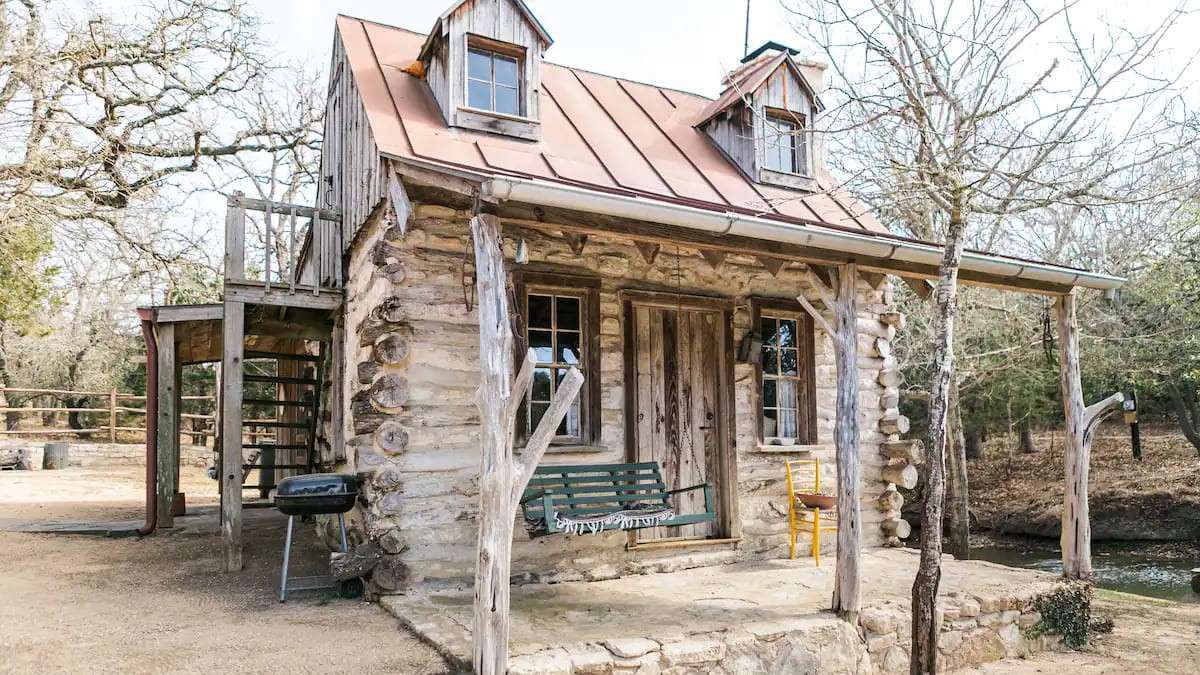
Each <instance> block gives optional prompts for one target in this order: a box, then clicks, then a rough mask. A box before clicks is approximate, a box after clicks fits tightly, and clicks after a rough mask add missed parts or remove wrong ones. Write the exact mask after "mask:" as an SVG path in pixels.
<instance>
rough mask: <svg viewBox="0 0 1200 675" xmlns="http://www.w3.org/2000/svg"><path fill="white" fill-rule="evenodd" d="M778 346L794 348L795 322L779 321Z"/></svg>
mask: <svg viewBox="0 0 1200 675" xmlns="http://www.w3.org/2000/svg"><path fill="white" fill-rule="evenodd" d="M779 346H780V347H795V346H796V322H795V321H792V320H791V319H780V320H779Z"/></svg>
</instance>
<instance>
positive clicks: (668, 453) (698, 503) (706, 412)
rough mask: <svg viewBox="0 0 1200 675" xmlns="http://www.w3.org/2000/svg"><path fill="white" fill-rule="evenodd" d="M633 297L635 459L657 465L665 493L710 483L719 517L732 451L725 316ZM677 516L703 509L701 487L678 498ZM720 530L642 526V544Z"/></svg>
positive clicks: (713, 527) (709, 526)
mask: <svg viewBox="0 0 1200 675" xmlns="http://www.w3.org/2000/svg"><path fill="white" fill-rule="evenodd" d="M672 302H674V301H673V300H670V299H665V300H664V301H663V302H662V303H657V302H656V303H647V302H637V301H633V302H631V303H629V304H627V305H626V307H627V309H626V311H627V313H628V316H627V318H628V319H629V320H630V326H629V337H630V338H631V348H632V350H633V352H632V358H630V359H627V366H628V367H631V369H632V373H629V374H628V375H629V376H630V377H629V382H630V383H631V384H632V392H631V396H630V397H629V398H630V399H631V403H632V410H633V419H632V423H631V424H630V427H631V428H632V431H633V439H632V442H631V444H630V448H631V452H630V455H631V459H633V460H634V461H638V462H651V461H653V462H658V463H659V465H660V466H661V467H662V475H663V481H664V482H665V483H666V486H667V489H668V490H677V489H680V488H685V487H690V486H692V485H697V484H700V483H705V482H707V483H710V484H712V486H713V488H714V489H713V493H714V502H715V503H716V508H717V511H718V513H717V518H718V522H721V521H723V520H724V515H725V514H722V513H720V507H719V504H720V503H721V502H722V499H720V495H721V494H722V493H721V490H722V488H723V487H724V486H722V485H721V484H720V482H721V474H722V471H721V467H722V462H723V460H724V458H725V453H726V452H727V451H728V448H727V444H726V443H725V442H724V441H723V438H724V436H725V434H724V433H723V428H724V422H723V420H724V417H723V415H722V401H723V399H722V396H721V382H722V379H723V378H722V377H721V373H722V369H723V368H724V362H725V358H726V356H725V349H724V345H725V331H726V330H727V328H726V326H725V316H726V315H725V313H724V312H722V311H721V310H719V309H708V308H703V307H695V306H688V305H686V304H676V305H674V306H672V304H671V303H672ZM674 501H675V508H676V510H677V512H678V513H681V514H691V513H702V512H703V511H704V507H705V505H704V491H703V490H697V491H695V492H688V493H684V494H680V495H676V496H675V498H674ZM720 529H721V528H720V527H717V526H716V525H715V524H713V523H700V524H696V525H684V526H679V527H659V528H647V529H643V530H639V531H638V533H637V536H638V540H639V541H647V540H653V539H662V538H670V537H686V538H704V537H710V536H714V535H716V534H718V531H719V530H720Z"/></svg>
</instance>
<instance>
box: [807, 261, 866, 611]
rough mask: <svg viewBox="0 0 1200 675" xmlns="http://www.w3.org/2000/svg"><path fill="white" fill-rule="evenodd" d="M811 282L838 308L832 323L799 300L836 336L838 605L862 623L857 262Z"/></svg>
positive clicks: (835, 601)
mask: <svg viewBox="0 0 1200 675" xmlns="http://www.w3.org/2000/svg"><path fill="white" fill-rule="evenodd" d="M807 274H808V275H809V284H810V285H811V286H812V287H813V288H814V289H815V291H816V293H817V294H818V296H819V297H820V298H821V301H822V303H823V304H825V306H826V309H827V310H829V311H832V312H833V314H834V321H833V324H832V325H831V324H830V323H829V322H828V321H827V320H826V319H825V317H824V316H823V315H822V314H821V313H820V312H818V311H817V308H816V307H814V306H813V305H812V303H811V302H809V300H808V298H807V297H805V296H804V294H799V295H797V296H796V300H797V301H798V302H799V303H800V304H801V306H803V307H804V309H805V310H806V311H807V312H808V313H809V314H811V315H812V317H813V320H814V321H816V322H817V323H818V324H819V325H820V326H821V328H822V329H823V330H825V332H826V333H828V334H829V337H830V339H831V340H832V341H833V351H834V361H835V363H836V364H837V411H836V419H835V422H834V444H835V454H836V459H837V477H838V481H837V504H838V508H837V517H838V547H837V570H836V572H835V577H834V590H833V610H834V611H835V612H837V614H838V616H840V617H842V618H843V619H846V620H847V621H849V622H851V623H857V621H858V613H859V610H860V609H861V607H862V600H861V589H860V586H861V583H860V569H859V568H860V565H859V560H860V558H861V556H862V514H861V511H862V509H861V506H860V504H859V501H860V492H861V490H860V488H859V481H860V474H861V468H860V465H859V428H858V413H859V397H858V293H857V289H856V288H855V286H856V284H857V281H858V274H859V272H858V266H857V265H855V264H854V263H848V264H846V265H843V266H841V267H840V268H838V269H837V270H836V272H832V273H830V274H828V275H827V278H828V279H829V281H830V282H834V281H836V285H835V284H832V283H828V284H827V283H826V281H825V279H823V278H822V277H821V276H819V273H818V272H817V271H815V270H814V269H813V266H810V267H809V270H808V272H807Z"/></svg>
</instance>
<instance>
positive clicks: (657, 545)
mask: <svg viewBox="0 0 1200 675" xmlns="http://www.w3.org/2000/svg"><path fill="white" fill-rule="evenodd" d="M741 541H742V539H741V537H735V538H732V539H660V540H658V541H644V542H641V543H637V544H625V550H626V551H652V550H655V549H664V548H693V547H704V546H731V547H733V548H736V547H737V545H738V544H739V543H740V542H741Z"/></svg>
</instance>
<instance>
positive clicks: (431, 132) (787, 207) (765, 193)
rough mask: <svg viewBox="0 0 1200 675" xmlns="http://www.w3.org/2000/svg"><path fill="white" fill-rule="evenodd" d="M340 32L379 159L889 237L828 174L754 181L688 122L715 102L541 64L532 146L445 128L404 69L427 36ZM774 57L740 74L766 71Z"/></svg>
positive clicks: (377, 27) (354, 27) (355, 23)
mask: <svg viewBox="0 0 1200 675" xmlns="http://www.w3.org/2000/svg"><path fill="white" fill-rule="evenodd" d="M337 29H338V33H339V35H340V36H341V39H342V43H343V45H344V47H345V50H346V55H347V59H348V61H349V66H350V69H351V71H352V73H353V76H354V79H355V83H356V85H357V86H358V89H359V92H360V95H361V97H362V100H363V105H364V107H365V108H366V111H367V117H368V119H369V121H370V124H371V131H372V133H373V135H374V137H375V142H376V143H377V144H378V146H379V150H380V152H382V153H384V154H386V155H389V156H393V157H396V158H400V159H415V160H421V161H423V162H432V163H436V164H440V165H444V166H447V167H449V168H458V169H466V170H469V171H473V172H477V173H482V174H498V175H509V176H516V177H521V178H536V179H541V180H547V181H557V182H562V183H566V184H571V185H575V186H578V187H583V188H587V189H594V190H598V191H605V192H615V193H621V194H629V195H636V196H639V197H645V198H650V199H659V200H662V201H666V202H672V203H679V204H686V205H689V206H694V207H698V208H703V209H709V210H713V211H717V212H722V213H723V212H734V213H741V214H749V215H758V216H762V217H766V218H775V219H779V220H783V221H793V222H798V223H807V224H813V223H818V224H827V225H831V226H834V227H839V228H851V229H858V230H865V231H869V232H886V231H887V230H886V229H885V228H884V227H883V226H882V225H881V224H880V223H879V222H878V220H876V219H875V218H874V216H872V215H871V214H870V213H869V212H867V211H866V210H865V209H864V208H863V207H862V205H860V204H859V203H858V202H856V201H855V200H854V199H852V198H851V197H850V196H849V195H847V194H846V193H845V191H843V190H840V189H839V188H838V186H837V184H836V182H835V181H834V180H833V179H832V177H831V176H830V175H829V174H828V173H825V172H821V173H820V175H819V176H818V177H817V182H818V185H819V186H820V187H821V188H822V190H823V191H822V192H817V193H812V194H807V193H803V192H795V191H791V190H786V189H783V188H778V187H774V186H769V185H762V184H759V183H754V182H752V181H750V180H749V179H748V178H747V177H746V176H745V175H744V174H742V173H741V171H739V170H738V168H737V167H736V166H735V165H734V164H733V163H732V162H730V161H729V160H728V159H727V158H726V157H725V156H724V155H723V154H722V153H721V152H720V150H718V149H717V147H716V146H715V144H714V143H713V142H712V141H711V140H710V139H709V138H708V137H707V136H706V135H705V134H704V133H703V132H702V131H699V130H698V129H696V128H695V127H694V126H693V125H694V124H695V122H696V120H697V119H698V118H699V116H700V115H701V114H702V113H703V112H704V110H705V109H706V108H707V107H710V106H711V105H712V104H714V103H715V102H714V101H712V100H711V99H707V98H705V97H702V96H697V95H695V94H690V93H685V92H680V91H676V90H673V89H667V88H663V87H657V86H653V85H648V84H642V83H638V82H632V81H629V80H623V79H619V78H614V77H609V76H605V75H598V74H595V73H591V72H588V71H584V70H579V69H575V68H567V67H564V66H560V65H555V64H552V63H543V64H542V68H541V77H542V83H541V91H540V96H541V103H540V106H539V107H540V110H541V139H540V140H538V141H527V140H521V139H516V138H509V137H505V136H498V135H493V134H487V133H482V132H476V131H469V130H465V129H456V128H448V127H447V126H446V124H445V121H444V120H443V118H442V115H441V112H440V111H439V110H438V106H437V103H436V102H435V101H434V98H433V95H432V94H431V93H430V92H429V88H428V87H427V86H426V85H425V83H424V82H423V81H422V80H420V79H417V78H416V77H414V76H412V75H410V74H408V73H407V72H405V71H404V69H405V68H406V67H407V66H409V65H410V64H412V62H413V61H414V60H416V59H417V56H418V54H419V52H420V50H421V47H422V44H423V43H424V41H425V36H424V35H422V34H419V33H415V32H412V31H408V30H404V29H401V28H395V27H392V26H385V25H382V24H377V23H373V22H369V21H364V20H362V19H357V18H353V17H347V16H339V17H338V19H337ZM784 56H785V58H786V54H785V55H784ZM776 60H777V59H776V58H770V59H766V61H767V64H766V65H765V66H764V67H763V68H754V69H751V70H752V72H751V73H749V74H748V75H746V77H751V78H752V77H757V76H758V74H759V73H760V71H761V72H766V73H768V74H769V73H770V72H772V71H773V69H772V68H771V67H769V66H770V64H771V63H772V62H775V61H776Z"/></svg>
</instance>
